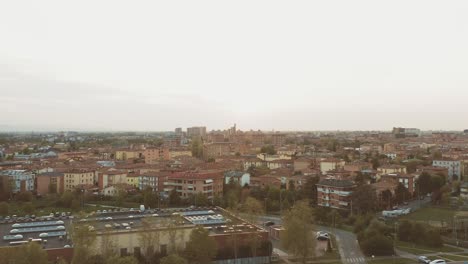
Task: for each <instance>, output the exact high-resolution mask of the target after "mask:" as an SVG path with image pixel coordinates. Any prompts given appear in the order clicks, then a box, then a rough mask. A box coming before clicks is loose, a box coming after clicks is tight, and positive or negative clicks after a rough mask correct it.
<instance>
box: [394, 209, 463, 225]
mask: <svg viewBox="0 0 468 264" xmlns="http://www.w3.org/2000/svg"><path fill="white" fill-rule="evenodd" d="M456 213H457V211H455V210H451V209H445V208H433V207H427V208H421V209H419V210H417V211H415V212H413V213H410V214H408V215H405V216H402V217H401V219H407V220H413V221H421V222H427V223H435V222H441V221H444V222H449V221H452V219H453V217H454V216H455V214H456Z"/></svg>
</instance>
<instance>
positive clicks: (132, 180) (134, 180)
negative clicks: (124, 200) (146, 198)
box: [127, 173, 140, 188]
mask: <svg viewBox="0 0 468 264" xmlns="http://www.w3.org/2000/svg"><path fill="white" fill-rule="evenodd" d="M127 184H128V185H131V186H133V187H135V188H140V175H138V174H135V173H129V174H127Z"/></svg>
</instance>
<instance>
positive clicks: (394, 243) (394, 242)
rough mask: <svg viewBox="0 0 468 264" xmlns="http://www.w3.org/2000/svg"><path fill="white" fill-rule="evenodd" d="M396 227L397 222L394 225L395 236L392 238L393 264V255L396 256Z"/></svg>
mask: <svg viewBox="0 0 468 264" xmlns="http://www.w3.org/2000/svg"><path fill="white" fill-rule="evenodd" d="M397 227H398V222H396V221H395V224H394V230H395V235H394V236H393V263H395V255H396V251H395V246H396V239H397Z"/></svg>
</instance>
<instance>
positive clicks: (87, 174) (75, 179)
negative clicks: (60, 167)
mask: <svg viewBox="0 0 468 264" xmlns="http://www.w3.org/2000/svg"><path fill="white" fill-rule="evenodd" d="M95 176H96V172H95V171H94V170H88V169H71V170H68V171H66V172H64V174H63V178H64V186H65V187H64V190H65V191H73V190H75V189H76V188H90V187H91V188H92V187H96V184H95V183H97V182H96V181H95Z"/></svg>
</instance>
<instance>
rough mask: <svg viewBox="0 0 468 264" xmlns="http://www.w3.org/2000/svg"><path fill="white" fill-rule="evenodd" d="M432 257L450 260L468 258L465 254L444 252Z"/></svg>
mask: <svg viewBox="0 0 468 264" xmlns="http://www.w3.org/2000/svg"><path fill="white" fill-rule="evenodd" d="M432 258H438V259H439V258H440V259H445V260H448V261H464V260H468V256H463V255H458V254H454V255H452V254H442V255H438V256H437V257H432Z"/></svg>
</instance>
